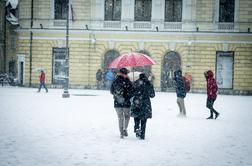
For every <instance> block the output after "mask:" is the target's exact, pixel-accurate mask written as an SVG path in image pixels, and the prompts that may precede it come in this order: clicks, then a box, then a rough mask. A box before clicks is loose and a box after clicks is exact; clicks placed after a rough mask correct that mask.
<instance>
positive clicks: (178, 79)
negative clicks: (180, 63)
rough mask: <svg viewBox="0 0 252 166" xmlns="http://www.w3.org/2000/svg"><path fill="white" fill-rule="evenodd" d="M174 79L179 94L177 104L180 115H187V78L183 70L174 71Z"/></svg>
mask: <svg viewBox="0 0 252 166" xmlns="http://www.w3.org/2000/svg"><path fill="white" fill-rule="evenodd" d="M174 80H175V87H176V94H177V104H178V107H179V115H178V116H179V117H186V108H185V103H184V98H185V97H186V87H185V81H184V80H185V79H183V77H182V71H181V70H180V69H179V70H176V71H175V72H174Z"/></svg>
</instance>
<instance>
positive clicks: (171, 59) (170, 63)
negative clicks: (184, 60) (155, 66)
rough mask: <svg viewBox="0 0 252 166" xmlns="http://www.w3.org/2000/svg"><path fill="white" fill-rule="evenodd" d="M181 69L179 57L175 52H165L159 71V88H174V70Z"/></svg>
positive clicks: (168, 89) (163, 89)
mask: <svg viewBox="0 0 252 166" xmlns="http://www.w3.org/2000/svg"><path fill="white" fill-rule="evenodd" d="M178 69H181V59H180V56H179V54H178V53H177V52H175V51H171V52H168V53H167V54H165V56H164V58H163V63H162V71H161V90H162V91H171V90H174V87H175V85H174V81H173V80H174V71H176V70H178Z"/></svg>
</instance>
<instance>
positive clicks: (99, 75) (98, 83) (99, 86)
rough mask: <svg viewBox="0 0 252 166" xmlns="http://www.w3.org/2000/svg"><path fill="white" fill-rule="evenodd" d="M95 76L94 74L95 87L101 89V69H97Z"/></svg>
mask: <svg viewBox="0 0 252 166" xmlns="http://www.w3.org/2000/svg"><path fill="white" fill-rule="evenodd" d="M95 76H96V87H97V89H101V87H102V77H103V73H102V70H101V69H98V70H97V72H96V75H95Z"/></svg>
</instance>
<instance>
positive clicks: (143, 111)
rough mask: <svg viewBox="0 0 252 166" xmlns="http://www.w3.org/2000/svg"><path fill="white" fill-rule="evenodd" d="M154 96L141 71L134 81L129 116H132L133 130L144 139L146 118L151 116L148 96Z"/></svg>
mask: <svg viewBox="0 0 252 166" xmlns="http://www.w3.org/2000/svg"><path fill="white" fill-rule="evenodd" d="M153 97H155V91H154V88H153V85H152V83H151V82H150V81H149V80H148V77H147V76H146V75H145V74H144V73H142V74H140V75H139V79H138V80H136V81H135V82H134V97H133V101H132V106H131V116H132V117H134V122H135V126H134V132H135V133H136V137H137V138H139V139H145V129H146V123H147V119H148V118H152V108H151V101H150V98H153Z"/></svg>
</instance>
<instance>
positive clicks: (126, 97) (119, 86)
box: [110, 68, 134, 138]
mask: <svg viewBox="0 0 252 166" xmlns="http://www.w3.org/2000/svg"><path fill="white" fill-rule="evenodd" d="M128 73H129V71H128V70H127V69H126V68H121V69H120V71H119V73H118V74H117V77H116V79H115V80H114V81H113V83H112V85H111V88H110V93H111V94H112V95H113V96H114V107H115V110H116V112H117V116H118V121H119V131H120V137H121V138H124V136H128V132H127V128H128V124H129V119H130V105H131V103H130V98H131V97H132V96H133V90H134V89H133V84H132V83H131V81H130V80H129V78H128V75H127V74H128Z"/></svg>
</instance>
